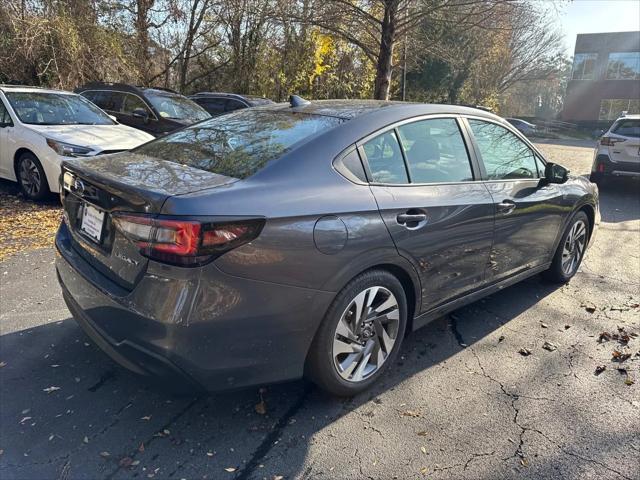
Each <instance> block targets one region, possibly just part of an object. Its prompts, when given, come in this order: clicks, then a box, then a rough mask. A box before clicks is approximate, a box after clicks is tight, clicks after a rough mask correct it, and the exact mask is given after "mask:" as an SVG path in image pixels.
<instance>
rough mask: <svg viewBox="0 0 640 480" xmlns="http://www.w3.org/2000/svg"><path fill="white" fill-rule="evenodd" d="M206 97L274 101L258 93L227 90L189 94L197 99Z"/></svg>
mask: <svg viewBox="0 0 640 480" xmlns="http://www.w3.org/2000/svg"><path fill="white" fill-rule="evenodd" d="M206 97H217V98H233V99H237V100H244V101H247V102H251V101H255V100H261V101H264V100H267V101H269V102H271V103H273V101H272V100H270V99H268V98H265V97H260V96H258V95H243V94H240V93H227V92H198V93H195V94H193V95H189V98H191V99H195V98H206Z"/></svg>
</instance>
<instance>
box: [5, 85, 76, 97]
mask: <svg viewBox="0 0 640 480" xmlns="http://www.w3.org/2000/svg"><path fill="white" fill-rule="evenodd" d="M0 90H2V91H3V92H38V93H62V94H65V95H76V94H75V93H73V92H68V91H66V90H56V89H55V88H42V87H32V86H29V85H1V84H0Z"/></svg>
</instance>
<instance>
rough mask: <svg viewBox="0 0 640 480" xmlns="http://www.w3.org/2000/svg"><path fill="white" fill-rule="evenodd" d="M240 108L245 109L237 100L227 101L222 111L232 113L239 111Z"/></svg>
mask: <svg viewBox="0 0 640 480" xmlns="http://www.w3.org/2000/svg"><path fill="white" fill-rule="evenodd" d="M241 108H245V104H244V103H242V102H239V101H238V100H233V99H229V100H227V104H226V105H225V107H224V111H225V112H233V111H234V110H240V109H241Z"/></svg>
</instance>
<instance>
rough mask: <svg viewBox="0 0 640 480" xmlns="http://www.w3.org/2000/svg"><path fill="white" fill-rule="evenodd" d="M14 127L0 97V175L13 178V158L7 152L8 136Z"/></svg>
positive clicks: (8, 149)
mask: <svg viewBox="0 0 640 480" xmlns="http://www.w3.org/2000/svg"><path fill="white" fill-rule="evenodd" d="M13 129H14V126H13V122H12V121H11V116H10V115H9V112H8V110H7V108H6V107H5V106H4V103H3V101H2V99H1V98H0V176H2V177H4V178H14V174H13V159H12V158H11V155H10V154H9V151H10V150H11V149H10V148H9V136H10V133H11V131H12V130H13Z"/></svg>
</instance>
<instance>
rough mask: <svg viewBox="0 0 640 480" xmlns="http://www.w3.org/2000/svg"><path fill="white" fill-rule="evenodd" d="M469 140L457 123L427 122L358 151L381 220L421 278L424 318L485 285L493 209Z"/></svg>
mask: <svg viewBox="0 0 640 480" xmlns="http://www.w3.org/2000/svg"><path fill="white" fill-rule="evenodd" d="M464 135H465V134H464V133H463V130H462V129H461V128H460V124H459V122H458V120H457V119H456V118H455V117H442V118H434V117H428V118H422V119H417V120H415V121H411V122H405V123H402V124H400V125H398V126H396V127H395V128H391V129H388V130H386V131H384V132H381V133H378V134H376V135H374V136H372V137H369V138H368V139H365V141H363V142H361V143H360V144H359V150H360V153H361V156H363V158H364V159H366V164H367V169H368V172H367V175H368V177H369V180H370V184H371V190H372V192H373V194H374V196H375V198H376V201H377V202H378V207H379V209H380V213H381V215H382V218H383V220H384V222H385V224H386V226H387V228H388V229H389V232H390V234H391V236H392V238H393V240H394V242H395V244H396V247H397V248H398V251H399V253H400V254H401V255H403V256H404V257H406V258H408V259H409V260H410V261H411V262H412V263H413V264H414V266H415V267H416V271H417V272H418V273H419V275H420V277H421V281H422V286H423V288H422V305H423V311H426V310H429V309H431V308H433V307H435V306H437V305H440V304H443V303H445V302H447V301H448V300H452V299H454V298H455V297H457V296H460V295H461V294H463V293H465V292H466V291H468V290H471V289H474V288H477V287H478V286H480V285H481V284H482V282H483V280H484V278H483V277H484V271H485V267H486V264H487V261H488V258H489V251H490V249H491V242H492V238H493V208H494V207H493V200H492V197H491V195H490V194H489V192H488V191H487V189H486V187H485V186H484V185H483V183H482V182H479V181H476V178H479V170H478V169H477V167H474V164H473V163H472V159H471V157H470V155H469V152H468V149H467V148H466V144H465V140H464Z"/></svg>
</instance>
